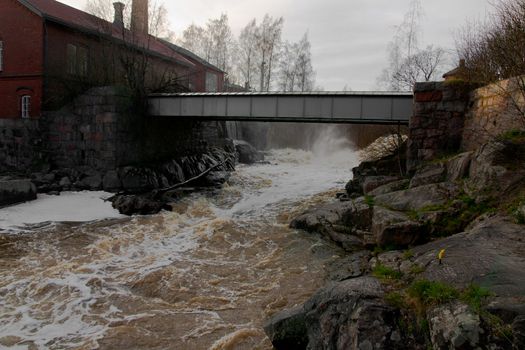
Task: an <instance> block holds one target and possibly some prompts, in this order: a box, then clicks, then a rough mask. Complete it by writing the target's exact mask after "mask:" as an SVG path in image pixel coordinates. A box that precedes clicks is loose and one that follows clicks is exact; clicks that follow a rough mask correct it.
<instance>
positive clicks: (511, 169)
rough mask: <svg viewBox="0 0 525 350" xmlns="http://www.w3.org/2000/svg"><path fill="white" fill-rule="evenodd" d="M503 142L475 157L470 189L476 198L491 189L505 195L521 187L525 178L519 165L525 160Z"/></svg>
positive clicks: (486, 146)
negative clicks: (518, 157)
mask: <svg viewBox="0 0 525 350" xmlns="http://www.w3.org/2000/svg"><path fill="white" fill-rule="evenodd" d="M516 157H517V155H516V152H514V151H513V150H512V147H511V146H510V145H507V144H505V143H503V142H491V143H488V144H486V145H484V146H483V147H481V148H480V149H479V150H478V151H477V152H476V153H475V154H474V156H473V158H472V162H471V165H470V170H469V181H468V185H469V186H468V189H469V191H470V193H471V194H473V195H474V196H475V197H476V198H480V196H482V195H480V194H479V192H481V193H483V190H484V189H487V188H489V189H490V190H491V192H493V193H505V192H506V191H509V190H512V189H513V188H514V187H516V186H517V185H519V184H520V183H521V181H523V178H524V176H525V173H524V170H523V168H522V167H521V168H520V167H519V166H518V165H519V164H520V163H521V164H523V162H524V160H522V159H517V158H516Z"/></svg>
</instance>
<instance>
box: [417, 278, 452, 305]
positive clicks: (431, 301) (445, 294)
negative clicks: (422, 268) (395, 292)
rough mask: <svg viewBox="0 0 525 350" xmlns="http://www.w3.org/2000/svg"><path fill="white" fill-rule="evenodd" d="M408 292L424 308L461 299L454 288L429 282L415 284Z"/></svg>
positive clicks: (422, 281) (423, 281) (420, 281)
mask: <svg viewBox="0 0 525 350" xmlns="http://www.w3.org/2000/svg"><path fill="white" fill-rule="evenodd" d="M407 292H408V295H409V296H410V297H411V298H413V299H414V300H415V301H416V302H417V303H418V304H419V305H421V306H424V307H428V306H432V305H439V304H443V303H446V302H449V301H452V300H455V299H457V298H458V297H459V292H458V291H457V290H456V289H455V288H454V287H451V286H449V285H448V284H445V283H442V282H436V281H428V280H418V281H415V282H413V283H412V285H411V286H410V287H408V291H407Z"/></svg>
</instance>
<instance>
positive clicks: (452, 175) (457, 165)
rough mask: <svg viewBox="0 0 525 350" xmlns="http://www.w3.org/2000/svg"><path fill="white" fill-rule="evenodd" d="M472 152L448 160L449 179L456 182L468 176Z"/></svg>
mask: <svg viewBox="0 0 525 350" xmlns="http://www.w3.org/2000/svg"><path fill="white" fill-rule="evenodd" d="M472 154H473V153H472V152H465V153H461V154H458V155H457V156H455V157H453V158H451V159H449V160H448V161H447V162H446V164H445V166H446V168H447V181H450V182H454V181H457V180H461V179H463V178H464V177H466V176H468V174H469V169H470V163H471V161H472Z"/></svg>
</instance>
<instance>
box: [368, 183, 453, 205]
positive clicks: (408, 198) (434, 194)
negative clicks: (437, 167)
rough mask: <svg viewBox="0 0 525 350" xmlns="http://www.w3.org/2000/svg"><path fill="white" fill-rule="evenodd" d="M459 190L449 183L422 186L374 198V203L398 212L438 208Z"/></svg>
mask: <svg viewBox="0 0 525 350" xmlns="http://www.w3.org/2000/svg"><path fill="white" fill-rule="evenodd" d="M458 193H459V188H458V187H457V186H456V185H454V184H451V183H448V182H445V183H439V184H431V185H424V186H419V187H415V188H410V189H408V190H402V191H397V192H392V193H387V194H382V195H379V196H376V197H375V203H376V204H379V205H383V206H385V207H388V208H391V209H393V210H398V211H408V210H418V209H421V208H424V207H428V206H439V205H444V204H445V203H447V202H448V201H449V200H450V199H451V198H455V197H456V196H457V194H458Z"/></svg>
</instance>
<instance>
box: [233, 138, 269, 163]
mask: <svg viewBox="0 0 525 350" xmlns="http://www.w3.org/2000/svg"><path fill="white" fill-rule="evenodd" d="M234 143H235V152H236V153H237V159H238V161H239V163H242V164H253V163H256V162H261V161H263V160H264V154H263V153H262V152H259V151H257V149H255V147H253V146H252V145H251V144H249V143H248V142H246V141H241V140H235V141H234Z"/></svg>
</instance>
